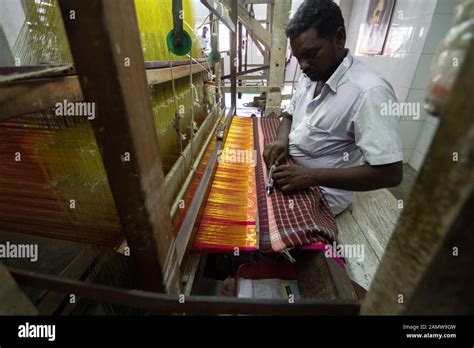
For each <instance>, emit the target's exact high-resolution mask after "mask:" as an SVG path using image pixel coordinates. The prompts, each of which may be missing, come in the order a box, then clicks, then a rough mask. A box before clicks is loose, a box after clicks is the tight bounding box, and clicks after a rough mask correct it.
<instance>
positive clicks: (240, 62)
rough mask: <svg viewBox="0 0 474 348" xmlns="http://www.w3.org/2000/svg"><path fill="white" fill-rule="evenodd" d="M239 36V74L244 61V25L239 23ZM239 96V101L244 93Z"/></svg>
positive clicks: (240, 84)
mask: <svg viewBox="0 0 474 348" xmlns="http://www.w3.org/2000/svg"><path fill="white" fill-rule="evenodd" d="M238 28H239V30H238V36H237V39H238V47H239V49H238V54H239V69H238V72H239V73H241V72H242V63H243V59H242V57H243V56H242V23H241V22H239V25H238ZM239 86H242V80H241V79H239ZM238 96H239V99H241V98H242V93H239V94H238Z"/></svg>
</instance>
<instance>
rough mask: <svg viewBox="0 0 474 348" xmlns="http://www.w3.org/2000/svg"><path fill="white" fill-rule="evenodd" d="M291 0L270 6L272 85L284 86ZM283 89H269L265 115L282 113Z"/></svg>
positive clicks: (270, 72)
mask: <svg viewBox="0 0 474 348" xmlns="http://www.w3.org/2000/svg"><path fill="white" fill-rule="evenodd" d="M291 3H292V1H291V0H285V1H276V2H275V4H274V5H270V6H269V7H272V8H274V9H273V10H272V12H273V16H272V48H271V51H270V70H269V72H268V76H269V79H268V84H269V85H270V86H279V87H280V88H282V87H283V84H284V81H285V70H286V68H285V63H286V50H287V45H288V39H287V37H286V34H285V27H286V25H287V23H288V21H289V19H290V10H291ZM281 100H282V99H281V90H280V91H274V92H273V91H269V93H268V94H267V101H266V108H265V115H271V114H272V113H275V114H277V115H279V114H280V113H281V111H280V107H281Z"/></svg>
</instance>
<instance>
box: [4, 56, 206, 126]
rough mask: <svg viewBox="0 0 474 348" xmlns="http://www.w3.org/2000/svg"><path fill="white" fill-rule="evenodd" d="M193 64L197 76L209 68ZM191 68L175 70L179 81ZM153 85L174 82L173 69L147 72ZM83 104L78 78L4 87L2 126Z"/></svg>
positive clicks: (185, 67) (148, 78)
mask: <svg viewBox="0 0 474 348" xmlns="http://www.w3.org/2000/svg"><path fill="white" fill-rule="evenodd" d="M202 65H203V66H201V65H199V64H193V66H192V72H193V74H197V73H200V72H202V71H204V70H205V69H204V67H206V66H208V65H207V64H205V63H203V64H202ZM189 71H190V69H189V65H184V66H181V65H180V66H177V67H173V76H174V78H175V79H178V78H182V77H186V76H189ZM146 76H147V81H148V84H149V85H154V84H160V83H164V82H168V81H171V68H160V69H148V70H146ZM63 100H67V101H68V102H79V101H83V100H84V97H83V95H82V90H81V85H80V83H79V78H78V77H77V76H67V77H57V78H48V79H31V80H23V81H19V82H15V83H12V84H10V85H6V86H0V122H1V121H5V120H7V119H9V118H12V117H15V116H21V115H27V114H30V113H32V112H37V111H41V110H45V109H48V108H52V107H54V105H55V104H56V103H57V102H62V101H63Z"/></svg>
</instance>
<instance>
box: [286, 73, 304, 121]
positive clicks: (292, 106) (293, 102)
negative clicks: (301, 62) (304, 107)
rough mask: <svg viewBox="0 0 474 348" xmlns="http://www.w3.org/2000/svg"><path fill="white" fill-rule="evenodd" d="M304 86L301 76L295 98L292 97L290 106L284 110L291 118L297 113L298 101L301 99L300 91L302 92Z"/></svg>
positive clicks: (294, 94)
mask: <svg viewBox="0 0 474 348" xmlns="http://www.w3.org/2000/svg"><path fill="white" fill-rule="evenodd" d="M303 84H304V83H303V74H301V76H300V78H299V79H298V84H297V86H296V89H295V91H294V93H293V96H292V97H291V101H290V104H289V105H288V106H287V107H286V109H285V110H284V112H286V113H288V114H290V115H291V116H293V115H294V113H295V109H296V104H297V100H298V98H299V95H300V90H301V88H302V86H303Z"/></svg>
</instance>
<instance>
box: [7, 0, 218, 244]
mask: <svg viewBox="0 0 474 348" xmlns="http://www.w3.org/2000/svg"><path fill="white" fill-rule="evenodd" d="M135 7H136V12H137V19H138V24H139V29H140V34H141V44H142V47H143V53H144V58H145V60H146V61H168V60H172V61H176V60H183V59H190V58H198V57H200V48H199V46H198V43H197V41H196V39H195V37H194V36H193V35H192V37H193V47H192V50H191V52H190V55H189V56H182V57H180V56H176V55H174V54H172V53H170V52H169V51H168V48H167V46H166V40H165V38H166V35H167V34H168V32H169V31H170V30H171V29H172V27H173V19H172V14H171V12H172V11H171V9H172V0H163V1H159V2H157V1H151V0H136V1H135ZM183 9H184V21H185V30H187V31H188V32H190V33H191V28H193V27H194V19H193V17H192V8H191V4H190V1H189V0H188V1H183ZM13 55H14V57H16V58H17V59H18V60H17V62H19V63H20V64H21V65H25V64H28V65H35V64H64V63H72V56H71V53H70V50H69V46H68V42H67V37H66V34H65V31H64V28H63V25H62V21H61V15H60V13H59V10H58V6H57V2H56V0H45V1H42V3H41V4H37V3H36V2H33V1H31V2H27V9H26V20H25V24H24V26H23V28H22V29H21V32H20V35H19V37H18V39H17V41H16V43H15V45H14V48H13ZM191 83H192V85H194V87H193V88H191V87H190V85H191ZM173 85H174V88H173ZM203 90H204V81H203V76H202V74H194V75H191V76H190V77H184V78H180V79H176V80H175V81H173V82H166V83H163V84H158V85H154V86H150V95H151V98H152V105H153V114H154V121H155V126H156V132H157V135H158V139H159V144H160V147H159V149H160V152H161V158H162V161H163V169H164V173H165V175H166V174H169V175H168V176H167V178H166V179H167V181H168V183H169V184H170V185H169V186H170V193H169V196H170V201H174V200H176V199H177V196H178V194H179V193H180V189H181V186H182V184H183V182H184V180H185V179H186V178H187V172H188V171H189V169H190V167H191V165H193V164H194V163H193V161H194V160H195V157H196V155H197V154H198V153H199V152H200V151H201V147H202V145H203V144H204V140H205V139H206V138H208V137H209V134H210V130H211V125H212V124H213V122H214V121H215V120H216V117H217V114H213V116H212V117H211V118H209V117H207V116H208V108H207V105H206V104H205V103H204V102H203V98H204V92H203ZM177 108H180V110H181V111H182V112H180V113H179V117H177V110H176V109H177ZM110 116H111V117H112V116H113V115H110ZM203 125H204V126H205V127H201V126H203ZM0 137H1V140H2V141H1V145H0V168H1V169H2V170H1V172H0V191H1V193H2V195H1V196H2V198H1V199H0V225H1V226H2V229H4V230H5V231H8V232H23V233H28V234H36V235H40V236H46V237H52V238H58V239H65V240H72V241H79V242H86V243H91V244H95V245H102V246H109V247H110V246H117V245H118V244H119V243H120V242H121V240H122V239H123V235H122V233H121V226H120V222H119V218H118V216H117V212H116V209H115V205H114V201H113V198H112V194H111V191H110V187H109V184H108V181H107V176H106V172H105V169H104V166H103V163H102V159H101V155H100V151H99V148H98V146H97V143H96V141H95V138H94V133H93V131H92V127H91V125H90V122H89V121H88V120H87V119H86V118H84V117H75V116H71V117H68V116H66V117H58V116H56V115H55V114H54V110H44V111H41V112H38V113H35V114H30V115H25V116H22V117H16V118H14V119H10V120H8V121H6V122H4V123H2V124H0ZM196 137H197V139H196V144H193V146H194V147H195V148H194V149H192V151H189V146H188V145H189V144H190V141H191V139H192V138H196ZM197 140H199V141H197ZM15 153H20V154H21V156H22V158H21V161H18V162H14V165H12V156H13V155H14V154H15ZM183 153H184V154H185V155H186V156H184V157H185V160H182V157H183ZM189 153H190V154H189ZM178 162H179V163H180V164H181V162H182V163H183V164H182V165H180V166H177V163H178ZM181 194H182V193H181ZM175 213H176V210H175Z"/></svg>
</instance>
